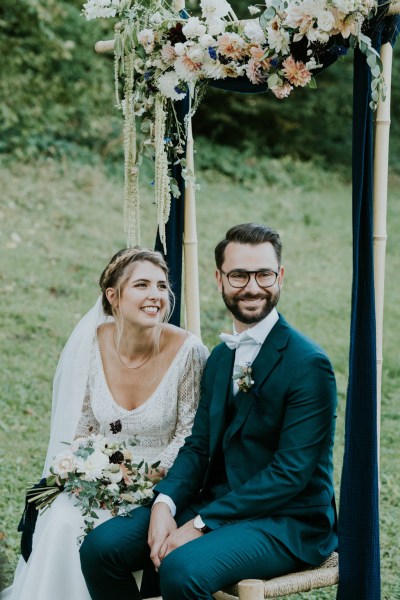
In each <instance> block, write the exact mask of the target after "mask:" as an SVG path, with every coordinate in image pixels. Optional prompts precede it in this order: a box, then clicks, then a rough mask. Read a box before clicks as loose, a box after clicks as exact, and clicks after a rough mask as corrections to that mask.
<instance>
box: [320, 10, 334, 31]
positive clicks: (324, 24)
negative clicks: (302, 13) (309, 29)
mask: <svg viewBox="0 0 400 600" xmlns="http://www.w3.org/2000/svg"><path fill="white" fill-rule="evenodd" d="M334 26H335V17H334V16H333V14H332V13H331V12H329V10H323V11H322V12H321V13H319V15H318V27H319V28H320V29H322V31H331V30H332V29H333V28H334Z"/></svg>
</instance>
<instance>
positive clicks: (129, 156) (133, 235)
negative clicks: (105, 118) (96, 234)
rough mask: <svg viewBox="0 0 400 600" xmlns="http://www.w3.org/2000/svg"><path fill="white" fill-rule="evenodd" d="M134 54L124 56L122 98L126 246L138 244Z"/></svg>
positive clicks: (138, 203)
mask: <svg viewBox="0 0 400 600" xmlns="http://www.w3.org/2000/svg"><path fill="white" fill-rule="evenodd" d="M133 58H134V54H133V53H129V54H128V55H127V56H126V58H125V67H126V85H125V98H124V103H123V104H124V106H123V108H124V149H125V153H124V154H125V187H124V226H125V234H126V242H127V247H128V248H131V247H133V246H140V200H139V167H138V164H137V160H136V159H137V151H136V119H135V113H134V107H133V87H134V66H133Z"/></svg>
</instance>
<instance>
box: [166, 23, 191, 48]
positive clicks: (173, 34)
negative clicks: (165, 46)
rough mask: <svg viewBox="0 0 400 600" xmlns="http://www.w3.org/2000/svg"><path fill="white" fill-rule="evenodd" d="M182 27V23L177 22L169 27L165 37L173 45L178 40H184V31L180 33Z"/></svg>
mask: <svg viewBox="0 0 400 600" xmlns="http://www.w3.org/2000/svg"><path fill="white" fill-rule="evenodd" d="M182 27H183V24H182V23H177V24H176V25H175V27H171V29H170V30H169V31H168V36H167V37H168V39H169V41H170V42H171V44H172V45H173V46H174V44H177V43H178V42H182V43H184V42H186V36H185V34H184V33H182Z"/></svg>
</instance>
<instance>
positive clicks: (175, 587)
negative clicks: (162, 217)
mask: <svg viewBox="0 0 400 600" xmlns="http://www.w3.org/2000/svg"><path fill="white" fill-rule="evenodd" d="M215 259H216V266H217V272H216V277H217V283H218V288H219V291H220V292H221V294H222V297H223V300H224V302H225V304H226V306H227V308H228V309H229V311H230V312H231V314H232V317H233V325H234V335H232V336H230V335H225V334H222V335H221V339H222V340H223V343H221V344H220V345H219V346H217V347H216V348H215V349H214V351H213V352H212V354H211V356H210V358H209V360H208V363H207V366H206V369H205V372H204V375H203V380H202V391H201V398H200V404H199V408H198V411H197V414H196V418H195V421H194V425H193V431H192V434H191V436H189V437H188V438H187V439H186V443H185V445H184V446H183V448H182V449H181V451H180V452H179V454H178V457H177V459H176V461H175V463H174V465H173V467H172V468H171V469H170V471H169V473H168V474H167V476H166V477H165V478H164V479H163V480H162V481H161V482H160V483H159V484H158V485H157V486H156V488H155V492H156V494H157V496H156V499H155V501H154V503H153V505H152V506H151V507H140V508H137V509H136V510H134V511H132V513H131V517H130V518H127V517H116V518H114V519H111V520H109V521H108V522H106V523H105V524H103V525H100V526H99V527H98V528H96V529H95V530H94V531H93V532H92V533H90V534H89V535H88V536H87V538H86V540H85V542H84V543H83V545H82V548H81V563H82V569H83V573H84V575H85V578H86V582H87V586H88V589H89V591H90V595H91V597H92V598H93V599H94V600H103V599H104V600H106V599H107V600H109V599H110V598H115V599H118V600H125V599H126V600H128V599H129V600H135V599H140V598H141V596H140V593H139V592H138V589H137V587H136V584H135V582H134V579H133V577H132V575H131V573H132V571H136V570H140V569H143V568H146V567H147V566H149V564H151V563H150V560H151V561H152V563H153V564H154V566H155V567H156V569H157V570H158V572H159V576H160V586H161V592H162V597H163V600H183V599H186V600H212V594H213V593H214V592H216V591H217V590H219V589H221V588H223V587H224V586H226V585H228V584H231V583H233V582H236V581H238V580H240V579H246V578H262V579H267V578H270V577H275V576H278V575H282V574H284V573H288V572H291V571H294V570H298V569H299V568H303V567H305V566H306V565H317V564H319V563H321V562H322V561H323V560H324V559H325V558H326V557H327V556H328V555H329V554H330V553H331V552H332V551H333V550H335V549H336V546H337V537H336V530H335V528H336V511H335V500H334V492H333V482H332V447H333V437H334V422H335V407H336V387H335V378H334V374H333V371H332V367H331V364H330V362H329V359H328V358H327V356H326V354H325V353H324V351H323V350H321V348H320V347H319V346H317V345H316V344H315V343H314V342H312V341H311V340H309V339H307V338H306V337H305V336H303V335H302V334H301V333H299V332H298V331H296V330H295V329H293V328H292V327H291V326H290V325H289V324H288V323H287V322H286V321H285V319H284V318H283V317H282V316H281V315H279V314H278V313H277V311H276V308H275V306H276V304H277V303H278V300H279V295H280V291H281V287H282V283H283V276H284V268H283V267H282V265H281V242H280V238H279V235H278V234H277V233H276V232H275V231H273V230H272V229H269V228H267V227H264V226H263V225H257V224H253V223H247V224H242V225H237V226H236V227H232V228H231V229H230V230H229V231H228V232H227V234H226V237H225V239H223V240H222V241H220V242H219V243H218V245H217V247H216V249H215Z"/></svg>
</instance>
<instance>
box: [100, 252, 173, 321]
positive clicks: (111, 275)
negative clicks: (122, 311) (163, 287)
mask: <svg viewBox="0 0 400 600" xmlns="http://www.w3.org/2000/svg"><path fill="white" fill-rule="evenodd" d="M143 261H148V262H151V263H152V264H153V265H156V266H157V267H160V269H161V270H162V271H163V272H164V273H165V276H166V278H167V286H168V295H169V303H168V305H167V310H166V311H165V314H164V316H163V321H168V319H169V317H170V315H171V312H172V310H173V306H174V301H175V298H174V294H173V292H172V290H171V288H170V285H169V281H168V267H167V263H166V262H165V260H164V257H163V256H162V254H161V253H160V252H157V251H155V250H150V249H147V248H139V247H138V246H135V248H124V249H123V250H120V251H119V252H117V253H116V254H114V256H113V257H112V259H111V260H110V262H109V263H108V265H107V266H106V268H105V269H104V271H103V272H102V274H101V275H100V279H99V285H100V289H101V292H102V304H103V310H104V313H105V314H106V315H108V316H114V317H115V318H116V319H117V317H118V315H117V314H116V312H115V308H114V307H113V306H112V304H111V303H110V302H109V300H108V298H107V295H106V291H107V289H108V288H114V289H115V291H116V293H117V297H118V298H120V297H121V293H122V290H123V288H124V285H125V283H126V282H127V281H128V279H129V277H130V275H131V272H132V269H131V268H129V267H131V266H132V265H134V264H135V263H138V262H143Z"/></svg>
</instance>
